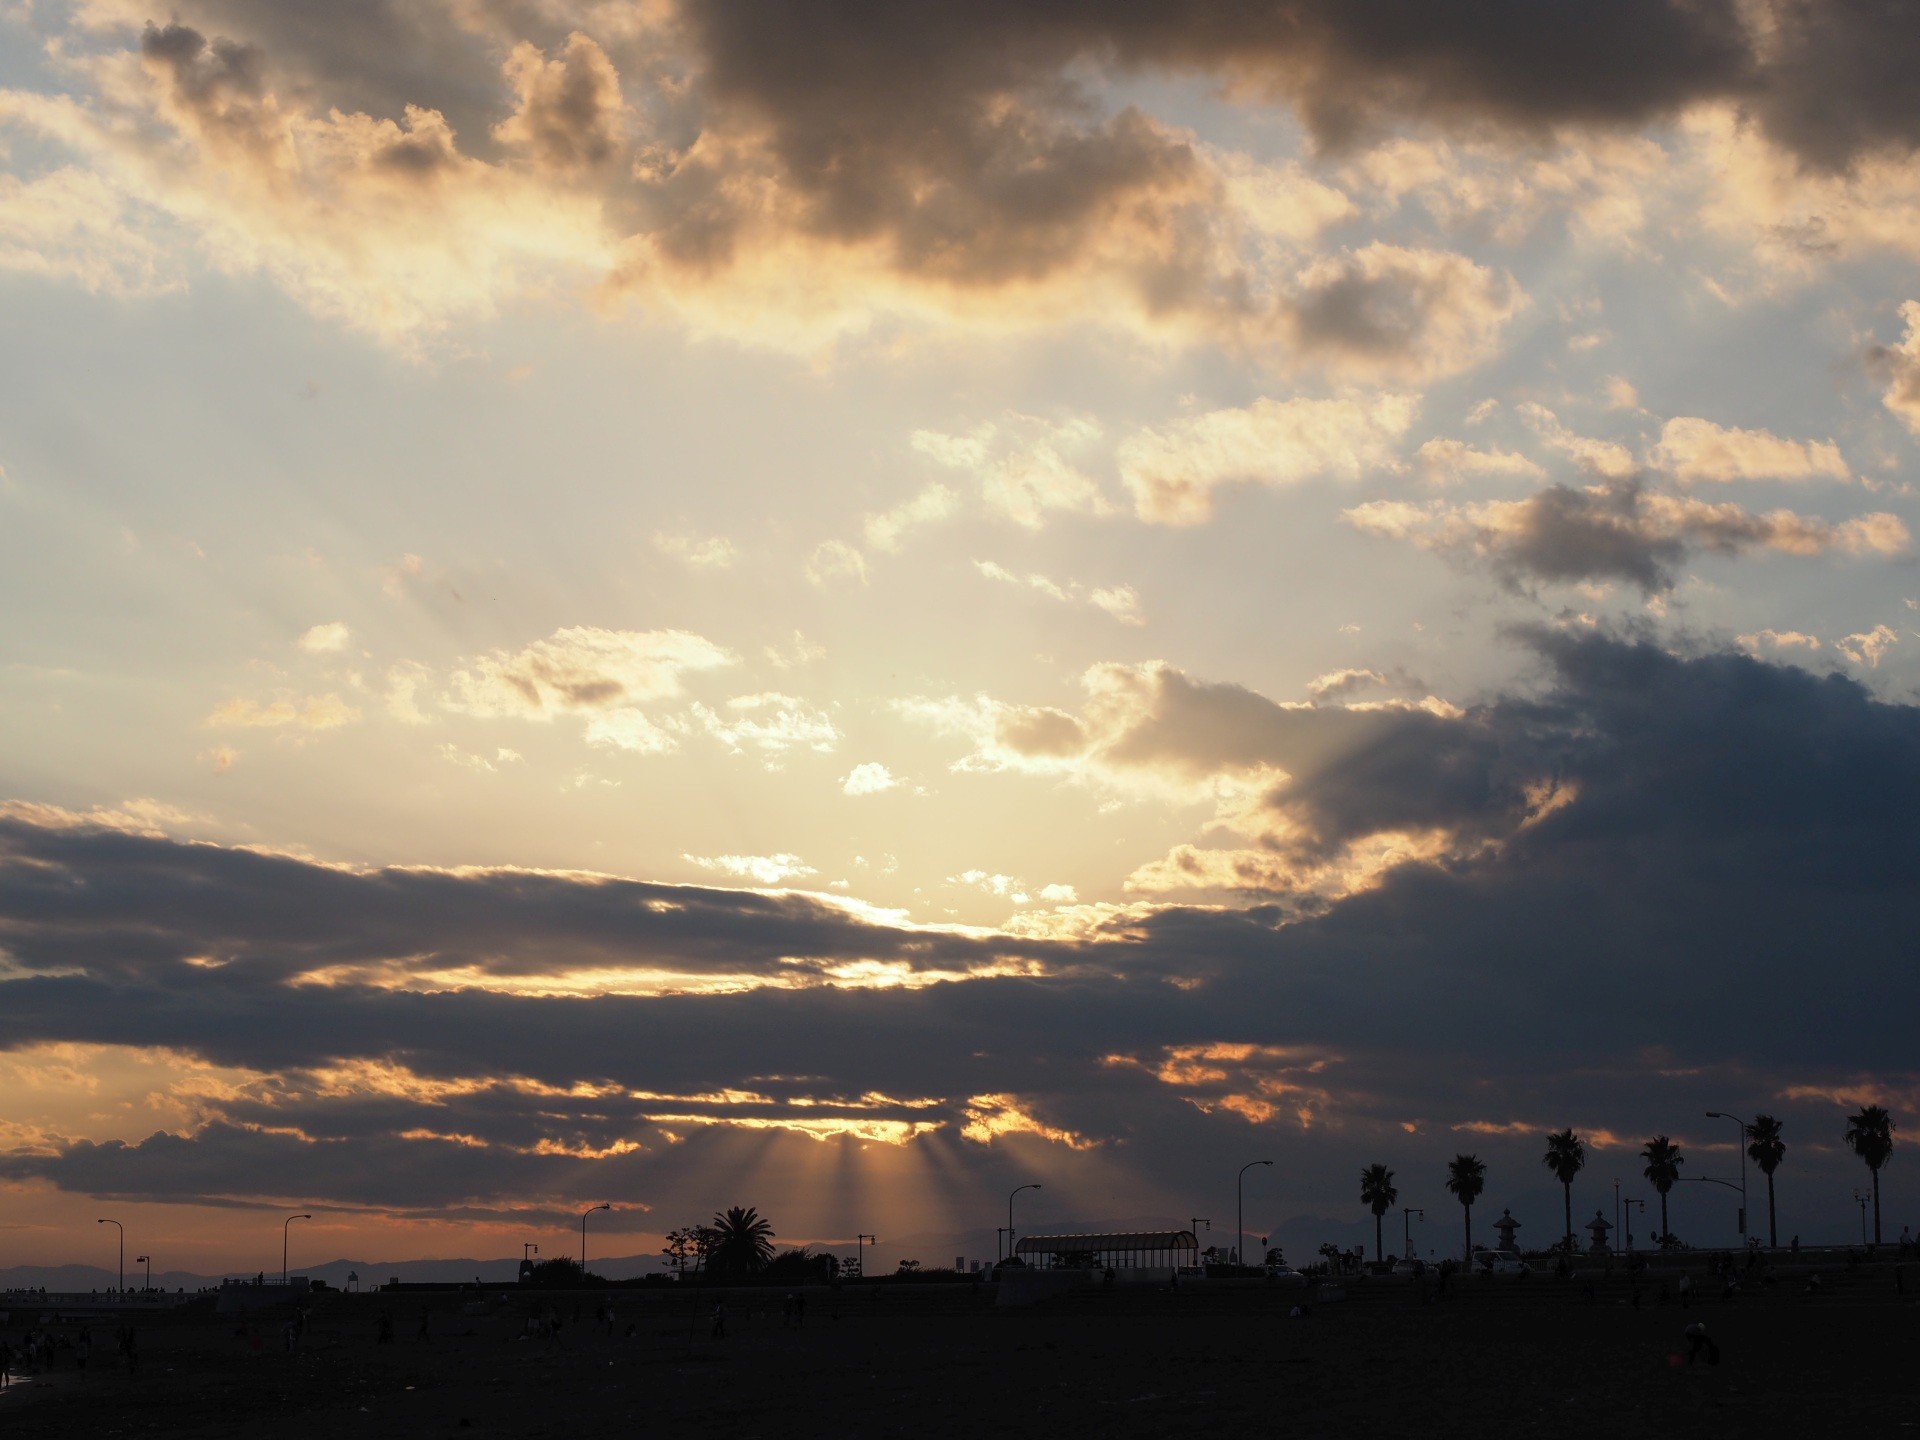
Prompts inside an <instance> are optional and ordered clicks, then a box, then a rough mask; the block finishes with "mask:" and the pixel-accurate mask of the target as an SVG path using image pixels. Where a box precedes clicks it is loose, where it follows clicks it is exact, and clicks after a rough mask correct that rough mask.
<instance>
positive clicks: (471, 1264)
mask: <svg viewBox="0 0 1920 1440" xmlns="http://www.w3.org/2000/svg"><path fill="white" fill-rule="evenodd" d="M588 1268H589V1269H591V1270H592V1271H593V1273H594V1274H596V1275H604V1276H605V1277H606V1278H607V1279H609V1280H630V1279H632V1278H633V1277H635V1276H638V1275H653V1274H658V1273H660V1270H661V1262H660V1257H659V1256H658V1255H615V1256H609V1257H608V1258H606V1259H604V1260H603V1259H600V1258H599V1257H597V1256H596V1257H594V1258H593V1260H592V1262H591V1264H590V1265H589V1266H588ZM258 1273H261V1272H258V1271H251V1272H248V1273H247V1274H245V1275H240V1274H239V1272H237V1271H227V1272H226V1273H225V1274H221V1275H200V1274H196V1273H195V1272H193V1271H191V1270H155V1271H154V1272H153V1283H154V1286H155V1288H156V1289H161V1290H203V1289H208V1288H210V1287H213V1286H217V1285H219V1283H220V1282H221V1281H222V1280H225V1279H230V1278H239V1279H247V1280H250V1279H252V1278H253V1276H254V1275H255V1274H258ZM293 1273H295V1274H296V1275H305V1276H306V1277H307V1278H308V1279H310V1280H324V1281H326V1282H327V1283H328V1284H329V1285H331V1286H333V1287H334V1288H336V1289H344V1288H345V1286H346V1284H347V1281H348V1278H349V1277H350V1276H354V1275H357V1276H359V1283H360V1288H361V1289H363V1290H364V1289H370V1288H372V1287H373V1286H376V1285H384V1284H386V1283H387V1282H388V1281H389V1280H401V1281H405V1282H409V1283H418V1282H442V1283H444V1282H448V1281H472V1280H476V1279H477V1280H479V1281H481V1282H482V1283H483V1284H487V1285H511V1284H512V1283H513V1282H514V1280H515V1278H516V1277H517V1276H518V1275H519V1273H520V1258H519V1257H518V1256H515V1257H513V1258H512V1259H510V1260H469V1259H458V1260H329V1261H328V1262H327V1263H326V1264H324V1265H299V1266H295V1267H294V1272H293ZM266 1275H267V1278H268V1279H269V1280H278V1279H279V1278H280V1272H279V1271H278V1270H272V1271H268V1272H266ZM146 1278H147V1276H146V1267H145V1266H144V1265H141V1266H134V1265H129V1266H128V1267H127V1284H128V1286H129V1287H130V1288H133V1289H138V1288H139V1287H140V1286H142V1285H144V1284H145V1283H146ZM115 1279H116V1277H115V1275H114V1272H113V1271H112V1270H107V1269H102V1268H101V1267H100V1266H98V1265H12V1266H8V1267H6V1268H0V1290H41V1289H45V1290H53V1291H60V1292H65V1293H75V1292H86V1291H92V1290H111V1289H112V1288H113V1287H114V1284H115Z"/></svg>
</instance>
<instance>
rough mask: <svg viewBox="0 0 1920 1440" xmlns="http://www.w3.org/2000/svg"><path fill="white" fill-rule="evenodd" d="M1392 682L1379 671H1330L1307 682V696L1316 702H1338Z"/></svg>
mask: <svg viewBox="0 0 1920 1440" xmlns="http://www.w3.org/2000/svg"><path fill="white" fill-rule="evenodd" d="M1391 683H1392V682H1391V681H1390V680H1388V679H1387V677H1386V676H1385V675H1382V674H1381V673H1380V672H1379V671H1378V670H1356V669H1349V670H1330V671H1328V672H1327V673H1326V674H1325V675H1321V676H1318V677H1317V678H1315V679H1313V680H1309V681H1308V682H1307V694H1309V695H1311V696H1312V697H1313V698H1314V699H1315V700H1318V701H1327V700H1338V699H1339V698H1340V697H1341V696H1343V695H1350V694H1352V693H1353V692H1354V691H1356V690H1366V689H1371V688H1373V687H1374V686H1381V685H1389V684H1391Z"/></svg>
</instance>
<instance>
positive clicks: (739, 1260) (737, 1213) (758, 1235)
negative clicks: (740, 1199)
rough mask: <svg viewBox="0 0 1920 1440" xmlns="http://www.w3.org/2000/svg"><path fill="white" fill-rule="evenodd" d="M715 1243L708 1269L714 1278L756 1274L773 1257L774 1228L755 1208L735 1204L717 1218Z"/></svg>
mask: <svg viewBox="0 0 1920 1440" xmlns="http://www.w3.org/2000/svg"><path fill="white" fill-rule="evenodd" d="M713 1231H714V1244H713V1250H712V1252H711V1253H710V1254H709V1255H708V1256H707V1270H708V1272H709V1273H710V1274H714V1275H752V1274H754V1273H756V1272H757V1271H760V1270H764V1269H765V1268H766V1265H767V1262H768V1261H769V1260H771V1259H772V1258H773V1226H771V1225H769V1224H768V1223H767V1222H766V1221H765V1220H763V1219H761V1218H760V1212H759V1211H758V1210H755V1209H753V1208H752V1207H751V1206H749V1207H747V1208H746V1209H742V1208H741V1207H740V1206H738V1205H735V1206H732V1207H731V1208H730V1209H728V1210H727V1211H726V1213H725V1214H722V1215H715V1216H714V1217H713Z"/></svg>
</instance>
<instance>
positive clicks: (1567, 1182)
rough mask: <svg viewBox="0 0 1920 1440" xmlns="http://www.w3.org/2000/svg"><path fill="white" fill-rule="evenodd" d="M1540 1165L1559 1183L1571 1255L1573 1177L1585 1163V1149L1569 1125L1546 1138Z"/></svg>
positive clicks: (1568, 1249)
mask: <svg viewBox="0 0 1920 1440" xmlns="http://www.w3.org/2000/svg"><path fill="white" fill-rule="evenodd" d="M1540 1163H1541V1164H1543V1165H1545V1166H1546V1167H1547V1168H1548V1169H1549V1170H1551V1171H1552V1172H1553V1178H1554V1179H1556V1180H1558V1181H1559V1182H1560V1190H1561V1194H1562V1198H1563V1199H1564V1200H1565V1201H1566V1209H1567V1237H1566V1238H1567V1253H1568V1254H1572V1253H1573V1177H1574V1176H1576V1175H1578V1174H1579V1173H1580V1170H1581V1168H1582V1167H1583V1166H1584V1165H1585V1164H1586V1163H1587V1147H1586V1146H1585V1145H1583V1144H1582V1143H1581V1142H1580V1137H1579V1136H1578V1135H1576V1134H1574V1133H1573V1127H1572V1126H1571V1125H1569V1126H1568V1127H1567V1128H1566V1129H1565V1130H1561V1131H1559V1132H1557V1133H1555V1134H1551V1135H1548V1136H1547V1153H1546V1154H1545V1155H1542V1156H1541V1157H1540Z"/></svg>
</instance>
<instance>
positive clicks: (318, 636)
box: [297, 620, 353, 655]
mask: <svg viewBox="0 0 1920 1440" xmlns="http://www.w3.org/2000/svg"><path fill="white" fill-rule="evenodd" d="M352 638H353V632H352V631H351V630H349V629H348V628H347V627H346V626H345V625H343V624H341V623H340V622H339V621H338V620H335V621H331V622H330V623H328V624H325V625H314V626H312V627H310V628H309V629H307V630H306V631H305V632H304V633H303V634H302V635H301V636H300V639H299V641H298V642H297V643H298V644H299V646H300V648H301V649H302V650H305V651H306V652H307V653H308V654H309V655H325V654H329V653H332V652H334V651H339V650H344V649H346V648H347V642H348V641H349V640H351V639H352Z"/></svg>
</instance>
